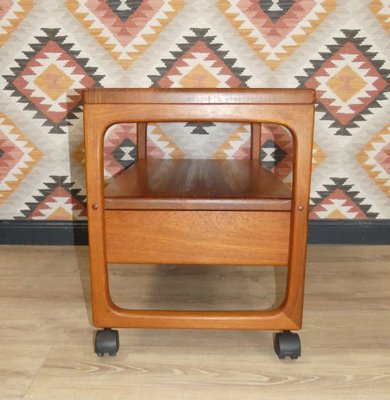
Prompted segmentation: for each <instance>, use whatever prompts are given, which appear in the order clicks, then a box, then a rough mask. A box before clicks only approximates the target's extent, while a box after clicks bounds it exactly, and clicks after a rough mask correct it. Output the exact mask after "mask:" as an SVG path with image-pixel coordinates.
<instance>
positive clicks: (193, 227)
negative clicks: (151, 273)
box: [105, 210, 290, 265]
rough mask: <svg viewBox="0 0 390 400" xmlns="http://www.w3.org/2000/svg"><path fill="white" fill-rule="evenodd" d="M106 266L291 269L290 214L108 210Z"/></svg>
mask: <svg viewBox="0 0 390 400" xmlns="http://www.w3.org/2000/svg"><path fill="white" fill-rule="evenodd" d="M105 231H106V233H105V234H106V246H107V261H108V262H110V263H128V264H227V265H287V261H288V248H289V231H290V212H285V211H277V212H275V211H274V212H271V211H246V212H245V211H136V210H130V211H129V210H106V211H105Z"/></svg>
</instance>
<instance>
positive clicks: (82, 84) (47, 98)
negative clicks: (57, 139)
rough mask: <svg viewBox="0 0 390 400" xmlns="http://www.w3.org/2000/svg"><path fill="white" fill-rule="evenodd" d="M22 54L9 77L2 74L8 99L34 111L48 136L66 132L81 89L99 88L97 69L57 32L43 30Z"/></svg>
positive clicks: (79, 103)
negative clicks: (42, 121)
mask: <svg viewBox="0 0 390 400" xmlns="http://www.w3.org/2000/svg"><path fill="white" fill-rule="evenodd" d="M42 31H43V33H44V35H43V36H36V37H35V39H36V40H37V42H35V43H33V44H30V48H31V49H32V51H25V52H24V55H25V57H24V58H20V59H16V60H15V61H16V63H17V67H14V68H12V72H13V74H12V75H5V76H4V78H5V79H6V81H7V82H8V84H7V86H6V87H5V89H6V90H9V91H11V94H10V95H11V97H12V98H14V99H15V100H17V102H19V103H23V104H25V107H24V110H29V111H33V112H34V115H33V118H36V119H43V120H44V124H43V125H44V126H48V127H49V128H50V129H49V133H66V130H65V128H66V127H67V126H69V125H70V120H72V119H76V118H77V116H76V113H80V112H81V90H82V89H86V88H91V87H100V86H101V85H100V81H101V79H102V78H103V76H102V75H96V74H95V72H96V70H97V68H93V67H90V66H89V65H88V59H86V58H81V57H80V56H79V55H80V53H81V51H79V50H75V49H74V46H75V45H74V44H73V43H69V42H68V41H67V40H66V39H67V37H66V36H63V35H62V34H61V33H60V30H59V29H48V28H43V29H42Z"/></svg>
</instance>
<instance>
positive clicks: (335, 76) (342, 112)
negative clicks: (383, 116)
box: [297, 29, 390, 136]
mask: <svg viewBox="0 0 390 400" xmlns="http://www.w3.org/2000/svg"><path fill="white" fill-rule="evenodd" d="M334 42H335V44H329V45H327V46H326V48H327V51H325V52H320V53H319V59H316V60H312V61H311V64H312V68H307V69H305V72H306V74H307V75H306V76H298V77H297V79H298V81H299V83H300V85H301V86H302V87H307V88H312V89H316V91H317V101H318V107H317V110H318V111H320V112H322V113H324V115H323V117H322V119H323V120H330V121H332V124H331V128H336V129H335V134H336V135H344V136H349V135H352V132H353V130H354V128H357V127H359V122H361V121H365V116H367V115H369V114H371V113H372V109H373V108H379V107H380V104H379V102H380V101H383V100H387V96H386V93H388V92H389V89H390V69H389V68H388V67H387V63H386V61H385V60H384V59H382V58H381V57H380V56H378V52H377V51H374V50H373V49H372V47H373V46H372V45H369V44H366V42H367V39H366V37H364V36H362V35H361V32H360V31H359V30H346V29H343V30H342V31H341V33H340V35H337V36H336V37H335V38H334ZM385 64H386V66H385Z"/></svg>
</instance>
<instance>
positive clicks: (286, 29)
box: [218, 0, 335, 70]
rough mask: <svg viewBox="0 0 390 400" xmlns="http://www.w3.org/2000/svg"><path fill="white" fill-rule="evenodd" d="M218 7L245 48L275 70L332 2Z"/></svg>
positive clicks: (233, 2)
mask: <svg viewBox="0 0 390 400" xmlns="http://www.w3.org/2000/svg"><path fill="white" fill-rule="evenodd" d="M218 7H219V9H220V10H221V12H222V13H223V15H224V16H225V17H226V18H227V19H228V20H229V22H230V23H231V24H232V26H233V27H234V28H235V29H237V31H238V32H239V33H240V34H241V36H242V37H243V38H244V39H245V40H246V42H247V43H248V45H249V46H250V47H251V48H252V49H253V50H254V51H255V52H256V53H257V54H258V55H259V57H260V58H261V59H262V60H263V61H264V62H265V63H266V65H268V66H269V67H270V68H271V69H273V70H274V69H276V68H277V67H278V66H279V65H280V64H281V63H283V62H284V61H285V60H286V59H287V57H289V56H290V55H291V54H292V53H293V52H294V51H295V50H296V49H297V48H298V47H300V46H301V45H302V44H303V43H304V42H305V41H306V40H307V38H308V36H309V35H310V33H311V32H312V31H313V30H314V29H315V28H316V27H317V26H318V25H319V24H320V23H321V22H322V21H323V20H324V19H325V18H326V17H327V16H328V15H329V14H330V13H331V12H332V11H333V10H334V8H335V2H334V0H297V1H290V0H287V1H286V0H278V1H274V0H260V1H257V0H238V1H237V0H220V1H218Z"/></svg>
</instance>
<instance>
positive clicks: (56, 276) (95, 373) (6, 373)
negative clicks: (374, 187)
mask: <svg viewBox="0 0 390 400" xmlns="http://www.w3.org/2000/svg"><path fill="white" fill-rule="evenodd" d="M308 250H309V251H308V268H307V282H306V297H305V318H304V327H303V329H302V331H301V332H300V336H301V339H302V346H303V355H302V358H300V359H299V360H296V361H291V360H283V361H280V360H278V359H277V358H276V356H275V354H274V352H273V350H272V333H271V332H257V331H207V330H204V331H192V330H187V331H179V330H163V331H162V330H143V329H140V330H137V329H134V330H128V329H124V330H121V331H120V340H121V351H120V352H119V353H118V356H117V357H115V358H111V357H104V358H98V357H96V355H95V354H94V353H93V348H92V341H91V335H92V331H93V329H94V328H93V327H92V325H91V323H90V321H89V318H88V311H87V310H89V308H90V304H89V292H88V291H89V282H88V249H87V248H86V247H79V248H74V247H71V246H69V247H62V248H61V247H39V246H3V247H1V248H0V253H1V257H0V269H1V272H2V275H1V280H0V302H1V304H2V307H0V319H1V321H2V323H1V327H0V342H1V345H0V354H1V356H2V357H1V361H0V379H1V388H0V398H2V399H6V400H8V399H10V400H13V399H25V400H27V399H28V400H36V399H39V400H52V399H58V400H69V399H76V400H86V399H94V400H103V399H104V400H106V399H108V398H109V399H114V400H119V399H120V400H125V399H129V398H141V399H142V398H145V399H150V398H153V399H156V400H162V399H164V400H165V399H167V400H168V399H191V400H192V399H196V400H198V399H199V400H201V399H204V398H213V399H217V400H218V399H224V400H225V399H229V400H230V399H231V400H235V399H237V398H239V397H244V398H245V399H250V400H251V399H254V400H258V399H259V396H260V398H262V397H264V398H267V399H269V400H274V399H275V400H279V399H280V398H281V397H282V398H283V399H287V400H298V399H299V400H311V399H316V400H317V399H318V400H329V399H336V400H345V399H346V398H347V399H349V398H356V399H359V400H386V399H387V397H388V393H390V374H389V368H388V367H389V363H388V360H389V359H390V350H389V331H390V319H389V318H388V315H389V312H390V287H389V285H388V282H389V280H390V269H389V265H390V246H311V247H310V246H309V249H308ZM111 269H112V273H111V274H110V282H111V284H112V289H113V291H114V292H115V293H116V297H115V298H118V299H119V298H121V299H123V300H125V299H126V301H127V303H126V305H127V306H128V307H135V308H138V307H141V308H142V307H144V308H148V307H149V308H155V307H158V306H159V305H160V303H165V304H164V306H165V307H168V306H171V307H174V306H175V304H177V302H178V301H185V302H187V304H190V305H189V307H190V308H197V307H199V306H201V305H202V304H203V303H207V302H210V303H213V302H214V304H213V306H214V307H215V306H216V304H217V303H218V302H223V300H224V299H225V298H227V297H226V296H228V294H229V293H231V297H230V298H229V302H230V303H233V302H234V298H236V302H237V303H238V304H239V306H240V307H246V308H252V309H253V308H256V307H257V306H258V304H256V302H257V301H259V303H260V302H261V301H262V300H261V297H262V296H263V295H264V296H265V297H264V299H265V298H266V297H267V296H270V300H271V301H272V296H273V295H274V294H273V293H274V292H273V290H274V288H272V289H273V290H271V286H273V285H274V284H272V280H271V281H269V280H268V279H265V280H264V278H265V276H264V273H265V271H266V270H265V269H264V268H252V267H248V268H245V267H231V268H220V267H209V268H202V267H179V266H175V267H173V266H145V265H142V266H136V265H133V266H128V267H124V266H123V265H118V266H112V267H111ZM178 269H179V272H178ZM275 270H276V271H279V272H283V271H286V269H281V268H278V269H275ZM43 277H44V279H43ZM202 280H205V281H207V282H208V284H207V285H202V284H196V285H195V284H192V283H193V282H200V283H201V282H202ZM211 283H212V286H210V285H211ZM182 285H184V288H185V287H188V288H191V290H189V291H186V290H184V288H183V287H182ZM282 287H283V286H281V288H282ZM152 293H153V295H152ZM256 296H257V297H256ZM84 298H86V299H87V300H86V301H84ZM199 298H200V299H201V302H200V303H199V302H198V301H199V300H198V299H199ZM351 332H354V335H353V337H351V334H350V333H351Z"/></svg>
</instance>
